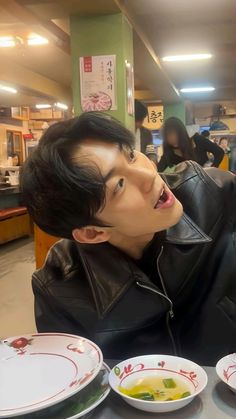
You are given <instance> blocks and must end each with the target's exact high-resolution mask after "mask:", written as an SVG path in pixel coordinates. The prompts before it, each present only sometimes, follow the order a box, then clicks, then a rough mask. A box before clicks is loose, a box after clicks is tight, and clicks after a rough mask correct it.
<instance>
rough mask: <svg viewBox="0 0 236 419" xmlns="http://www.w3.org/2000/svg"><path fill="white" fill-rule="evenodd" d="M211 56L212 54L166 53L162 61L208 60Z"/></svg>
mask: <svg viewBox="0 0 236 419" xmlns="http://www.w3.org/2000/svg"><path fill="white" fill-rule="evenodd" d="M209 58H212V54H184V55H168V56H167V57H163V58H162V61H166V62H174V61H193V60H208V59H209Z"/></svg>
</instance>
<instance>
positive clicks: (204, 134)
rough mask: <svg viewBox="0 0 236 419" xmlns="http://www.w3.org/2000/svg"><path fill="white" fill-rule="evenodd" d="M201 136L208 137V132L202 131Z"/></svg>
mask: <svg viewBox="0 0 236 419" xmlns="http://www.w3.org/2000/svg"><path fill="white" fill-rule="evenodd" d="M202 135H203V137H206V138H208V137H209V136H210V131H208V130H207V129H204V131H202Z"/></svg>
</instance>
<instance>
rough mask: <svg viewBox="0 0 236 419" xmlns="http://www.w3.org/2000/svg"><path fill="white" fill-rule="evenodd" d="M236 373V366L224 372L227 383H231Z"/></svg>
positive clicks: (231, 366)
mask: <svg viewBox="0 0 236 419" xmlns="http://www.w3.org/2000/svg"><path fill="white" fill-rule="evenodd" d="M235 373H236V364H234V365H230V366H229V367H228V368H227V369H226V370H224V371H223V374H224V377H225V379H226V381H227V382H229V380H230V378H231V377H232V375H233V374H235Z"/></svg>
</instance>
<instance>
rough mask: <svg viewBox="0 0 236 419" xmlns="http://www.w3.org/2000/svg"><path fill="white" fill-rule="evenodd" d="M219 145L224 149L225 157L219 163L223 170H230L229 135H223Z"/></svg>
mask: <svg viewBox="0 0 236 419" xmlns="http://www.w3.org/2000/svg"><path fill="white" fill-rule="evenodd" d="M219 147H220V148H222V150H223V151H224V157H223V160H222V162H221V163H220V165H219V168H220V169H222V170H229V159H230V148H229V140H228V138H227V137H221V139H220V141H219Z"/></svg>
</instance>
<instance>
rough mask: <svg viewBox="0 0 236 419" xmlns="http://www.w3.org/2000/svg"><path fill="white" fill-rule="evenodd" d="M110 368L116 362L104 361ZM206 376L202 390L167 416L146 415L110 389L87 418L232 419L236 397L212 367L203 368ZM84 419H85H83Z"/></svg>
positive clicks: (235, 415) (164, 414) (157, 414)
mask: <svg viewBox="0 0 236 419" xmlns="http://www.w3.org/2000/svg"><path fill="white" fill-rule="evenodd" d="M106 362H107V364H108V365H109V366H110V367H113V366H114V365H115V364H117V363H119V361H109V360H106ZM204 369H205V371H206V373H207V375H208V384H207V387H206V388H205V390H204V391H203V392H202V393H201V394H200V395H199V396H197V397H195V399H194V400H193V401H192V402H191V403H190V404H189V405H188V406H186V407H184V408H182V409H180V410H176V411H175V412H170V413H148V412H142V411H141V410H137V409H135V408H133V407H131V406H129V405H128V404H127V403H126V402H124V401H123V400H122V399H121V397H119V396H118V395H117V394H115V393H114V392H113V391H112V390H111V393H110V395H109V396H108V397H107V399H106V400H105V401H104V402H103V403H102V404H101V405H100V406H99V407H98V408H97V409H95V410H94V411H93V412H92V414H90V415H89V416H87V417H88V418H89V419H148V418H150V419H154V418H157V419H159V418H161V419H227V418H236V394H234V393H233V392H232V391H231V390H230V389H229V388H228V387H227V385H226V384H224V383H223V382H222V381H220V379H219V378H218V376H217V374H216V371H215V368H213V367H204ZM87 417H86V419H87Z"/></svg>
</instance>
